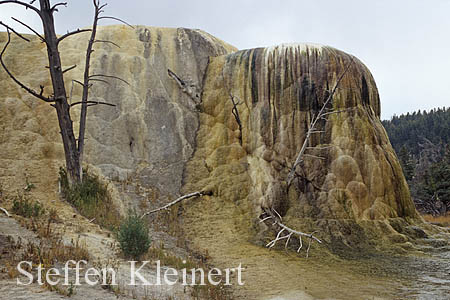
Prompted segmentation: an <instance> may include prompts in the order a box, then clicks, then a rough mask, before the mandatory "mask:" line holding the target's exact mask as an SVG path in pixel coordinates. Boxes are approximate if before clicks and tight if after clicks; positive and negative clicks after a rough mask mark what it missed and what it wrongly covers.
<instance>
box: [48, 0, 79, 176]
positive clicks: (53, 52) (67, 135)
mask: <svg viewBox="0 0 450 300" xmlns="http://www.w3.org/2000/svg"><path fill="white" fill-rule="evenodd" d="M39 3H40V6H41V19H42V25H43V28H44V38H45V41H46V44H47V55H48V62H49V69H50V77H51V79H52V86H53V97H54V99H55V108H56V113H57V115H58V123H59V128H60V130H61V131H60V134H61V138H62V141H63V145H64V155H65V159H66V168H67V174H68V175H69V180H70V182H79V181H80V179H81V177H80V169H81V168H80V156H79V153H78V151H77V141H76V139H75V135H74V132H73V122H72V118H71V117H70V106H69V103H68V102H67V94H66V87H65V85H64V77H63V70H62V67H61V57H60V55H59V50H58V44H59V42H60V40H59V39H58V38H57V36H56V32H55V22H54V19H53V12H54V9H52V7H51V6H50V1H49V0H39Z"/></svg>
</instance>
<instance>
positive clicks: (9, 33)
mask: <svg viewBox="0 0 450 300" xmlns="http://www.w3.org/2000/svg"><path fill="white" fill-rule="evenodd" d="M0 25H3V26H5V27H6V32H7V35H8V41H7V42H6V44H5V46H4V47H3V50H2V52H1V53H0V64H1V65H2V67H3V69H4V70H5V72H6V73H7V74H8V76H9V77H10V78H11V79H12V80H13V81H14V82H15V83H17V84H18V85H19V86H20V87H21V88H23V89H24V90H25V91H27V92H28V93H29V94H31V95H33V96H34V97H36V98H38V99H41V100H43V101H45V102H55V99H54V98H53V97H52V98H50V97H45V96H43V95H42V92H43V87H41V92H40V93H38V92H36V91H35V90H33V89H32V88H30V87H28V86H26V85H25V84H23V83H22V82H21V81H20V80H19V79H17V78H16V77H15V76H14V75H13V74H12V73H11V72H10V71H9V69H8V67H7V66H6V64H5V62H4V61H3V55H4V54H5V52H6V48H8V46H9V44H10V43H11V32H10V30H11V31H13V32H14V33H15V34H17V35H18V36H19V37H21V38H22V39H24V40H26V41H29V40H28V39H26V38H24V37H22V36H21V35H20V34H18V33H16V32H15V31H14V30H12V29H11V28H10V27H9V26H7V25H6V24H4V23H2V22H0Z"/></svg>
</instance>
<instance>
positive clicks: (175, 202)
mask: <svg viewBox="0 0 450 300" xmlns="http://www.w3.org/2000/svg"><path fill="white" fill-rule="evenodd" d="M205 195H208V196H211V195H212V192H211V191H206V192H205V191H203V192H194V193H190V194H187V195H183V196H181V197H179V198H177V199H175V200H174V201H172V202H170V203H168V204H166V205H164V206H162V207H160V208H157V209H154V210H151V211H148V212H146V213H144V214H143V215H142V216H141V219H142V218H144V217H145V216H148V215H150V214H153V213H155V212H158V211H161V210H166V209H168V208H169V207H171V206H173V205H175V204H177V203H178V202H181V201H183V200H185V199H189V198H192V197H201V196H205Z"/></svg>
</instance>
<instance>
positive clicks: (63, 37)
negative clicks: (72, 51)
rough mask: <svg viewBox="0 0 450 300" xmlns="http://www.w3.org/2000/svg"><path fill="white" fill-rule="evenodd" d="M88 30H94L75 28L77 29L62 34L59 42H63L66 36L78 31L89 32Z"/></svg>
mask: <svg viewBox="0 0 450 300" xmlns="http://www.w3.org/2000/svg"><path fill="white" fill-rule="evenodd" d="M88 31H92V29H77V30H75V31H71V32H68V33H66V34H64V35H62V36H61V37H60V38H59V39H58V41H57V43H58V44H59V43H61V42H62V41H63V40H64V39H65V38H68V37H69V36H71V35H74V34H78V33H82V32H88Z"/></svg>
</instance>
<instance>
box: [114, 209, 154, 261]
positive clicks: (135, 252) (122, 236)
mask: <svg viewBox="0 0 450 300" xmlns="http://www.w3.org/2000/svg"><path fill="white" fill-rule="evenodd" d="M117 240H118V241H119V244H120V249H121V250H122V252H123V254H124V255H125V256H126V257H131V258H133V259H135V260H138V259H139V258H140V257H141V255H142V254H144V253H146V252H147V250H148V248H149V247H150V238H149V237H148V228H147V225H146V224H145V222H144V221H143V220H142V219H141V218H140V217H139V216H138V215H137V214H136V212H129V215H128V217H127V218H126V219H125V220H124V221H123V222H122V224H121V225H120V227H119V230H118V232H117Z"/></svg>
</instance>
